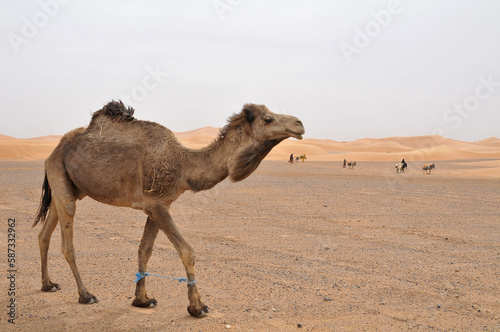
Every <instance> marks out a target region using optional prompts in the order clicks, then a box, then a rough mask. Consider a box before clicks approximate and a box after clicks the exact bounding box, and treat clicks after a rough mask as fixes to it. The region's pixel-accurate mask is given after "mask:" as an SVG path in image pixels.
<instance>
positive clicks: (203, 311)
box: [187, 305, 208, 318]
mask: <svg viewBox="0 0 500 332" xmlns="http://www.w3.org/2000/svg"><path fill="white" fill-rule="evenodd" d="M197 307H198V308H197ZM187 310H188V312H189V314H190V315H191V316H193V317H196V318H202V317H205V316H206V315H207V314H208V307H207V306H206V305H203V306H202V307H201V308H199V306H189V307H188V308H187Z"/></svg>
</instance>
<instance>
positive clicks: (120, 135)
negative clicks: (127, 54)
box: [33, 101, 305, 317]
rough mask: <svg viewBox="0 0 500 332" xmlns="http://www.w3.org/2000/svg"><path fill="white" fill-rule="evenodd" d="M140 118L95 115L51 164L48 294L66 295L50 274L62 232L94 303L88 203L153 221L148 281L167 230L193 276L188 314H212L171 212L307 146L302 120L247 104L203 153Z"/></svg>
mask: <svg viewBox="0 0 500 332" xmlns="http://www.w3.org/2000/svg"><path fill="white" fill-rule="evenodd" d="M133 113H134V110H133V109H132V108H131V107H128V108H127V107H125V105H124V104H123V103H122V102H121V101H119V102H117V101H112V102H110V103H108V104H107V105H105V106H104V107H103V108H102V109H101V110H99V111H97V112H95V113H94V114H93V115H92V119H91V121H90V124H89V126H88V127H86V128H77V129H75V130H73V131H70V132H69V133H67V134H66V135H64V136H63V138H62V139H61V141H60V143H59V145H58V146H57V147H56V148H55V150H54V151H53V152H52V154H51V155H50V156H49V157H48V159H47V160H46V161H45V178H44V181H43V186H42V198H41V202H40V207H39V209H38V212H37V215H36V218H35V221H34V224H33V227H35V226H36V225H37V224H38V223H39V222H41V223H43V226H42V229H41V230H40V233H39V234H38V242H39V246H40V256H41V265H42V291H44V292H54V291H57V290H59V289H60V286H59V285H58V284H57V283H54V282H52V280H51V278H50V277H49V272H48V267H47V260H48V258H47V254H48V249H49V242H50V238H51V236H52V233H53V232H54V230H55V228H56V226H57V224H58V223H59V224H60V228H61V233H62V237H61V241H62V246H61V251H62V253H63V255H64V257H65V258H66V260H67V262H68V263H69V266H70V267H71V271H72V273H73V276H74V278H75V280H76V284H77V287H78V294H79V299H78V302H80V303H89V304H91V303H95V302H97V298H96V297H95V296H94V295H93V294H92V293H91V292H90V291H88V290H87V288H86V287H85V286H84V284H83V281H82V279H81V277H80V273H79V271H78V268H77V265H76V261H75V250H74V247H73V226H74V216H75V212H76V201H77V200H81V199H83V198H84V197H85V196H89V197H91V198H93V199H95V200H96V201H98V202H101V203H104V204H109V205H114V206H120V207H129V208H133V209H137V210H142V211H143V212H144V213H145V214H146V216H147V218H146V224H145V226H144V234H143V236H142V239H141V243H140V244H139V252H138V256H139V267H138V271H139V273H138V274H141V275H142V276H147V275H148V273H147V266H148V261H149V259H150V257H151V254H152V250H153V245H154V242H155V239H156V236H157V235H158V232H159V231H160V230H161V231H162V232H163V233H165V235H166V236H167V237H168V239H169V240H170V242H172V244H173V245H174V247H175V249H176V251H177V253H178V254H179V256H180V258H181V260H182V263H183V265H184V268H185V270H186V275H187V279H184V280H180V281H187V289H188V299H189V306H188V308H187V310H188V312H189V313H190V314H191V315H192V316H195V317H200V316H203V315H205V313H207V312H208V307H207V306H206V305H205V304H204V303H203V302H202V301H201V295H200V293H199V291H198V288H197V286H196V279H195V270H194V265H195V254H194V251H193V248H192V247H191V246H190V245H189V244H188V243H187V242H186V240H184V238H183V236H182V235H181V234H180V232H179V230H178V228H177V226H176V224H175V222H174V220H173V219H172V217H171V215H170V212H169V210H170V205H171V204H172V203H173V202H174V201H175V200H176V199H177V198H178V197H179V196H180V195H181V194H182V193H183V192H184V191H186V190H192V191H194V192H198V191H202V190H208V189H210V188H212V187H214V186H215V185H216V184H218V183H219V182H221V181H222V180H224V179H225V178H227V177H229V178H230V179H231V180H232V181H235V182H236V181H241V180H243V179H245V178H247V177H248V176H249V175H250V174H252V173H253V172H254V171H255V170H256V169H257V167H258V166H259V164H260V162H261V161H262V159H264V157H265V156H266V155H267V154H268V153H269V152H270V151H271V149H272V148H273V147H274V146H276V145H277V144H279V143H280V142H281V141H283V140H284V139H287V138H289V137H294V138H297V139H302V135H303V134H304V132H305V131H304V126H303V125H302V122H301V121H300V120H299V119H297V118H296V117H293V116H290V115H285V114H275V113H273V112H271V111H269V109H267V107H266V106H264V105H255V104H246V105H244V106H243V109H242V111H241V112H240V113H237V114H234V115H233V116H231V117H230V118H229V120H228V123H227V124H226V126H225V127H224V128H223V129H222V130H221V131H220V133H219V136H218V138H217V139H215V140H214V141H213V142H212V143H211V144H210V145H208V146H206V147H204V148H201V149H190V148H187V147H185V146H183V145H182V144H181V143H180V142H179V141H178V140H177V138H176V137H175V135H174V134H173V133H172V132H171V131H170V130H169V129H167V128H165V127H164V126H162V125H160V124H158V123H154V122H149V121H141V120H137V119H135V118H134V117H133ZM145 280H146V279H145V278H144V277H142V278H140V279H139V278H138V281H136V282H137V284H136V291H135V298H134V300H133V302H132V305H133V306H136V307H154V306H156V305H157V302H156V300H155V299H154V298H153V297H150V296H148V294H147V292H146V281H145Z"/></svg>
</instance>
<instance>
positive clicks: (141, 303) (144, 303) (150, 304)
mask: <svg viewBox="0 0 500 332" xmlns="http://www.w3.org/2000/svg"><path fill="white" fill-rule="evenodd" d="M132 305H133V306H134V307H138V308H154V307H156V306H157V305H158V302H156V300H155V299H146V300H142V299H137V298H136V299H134V301H132Z"/></svg>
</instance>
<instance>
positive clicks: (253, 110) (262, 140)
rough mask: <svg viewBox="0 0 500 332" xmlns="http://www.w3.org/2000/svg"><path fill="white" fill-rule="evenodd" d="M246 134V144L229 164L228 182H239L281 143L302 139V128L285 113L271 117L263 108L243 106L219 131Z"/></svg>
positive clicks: (259, 106)
mask: <svg viewBox="0 0 500 332" xmlns="http://www.w3.org/2000/svg"><path fill="white" fill-rule="evenodd" d="M236 128H238V129H237V130H241V129H243V132H245V133H246V135H247V138H249V140H248V141H247V143H249V144H248V145H246V146H243V147H242V149H241V150H240V151H239V152H238V153H237V154H236V156H235V158H234V159H232V160H231V161H230V165H229V174H230V176H231V180H233V181H241V180H243V179H245V178H246V177H247V176H249V175H250V174H252V172H253V171H255V170H256V169H257V167H258V166H259V164H260V162H261V161H262V159H264V158H265V156H266V155H267V154H268V153H269V152H270V151H271V149H272V148H273V147H275V146H276V145H277V144H279V143H280V142H281V141H282V140H284V139H286V138H289V137H295V138H297V139H302V135H303V134H304V133H305V130H304V126H303V125H302V122H300V120H299V119H297V118H296V117H294V116H291V115H286V114H275V113H273V112H271V111H270V110H269V109H267V107H266V106H264V105H255V104H246V105H245V106H243V110H242V111H241V113H239V114H235V115H233V117H231V118H230V119H229V123H228V124H227V126H226V127H225V128H224V129H223V130H222V135H221V137H223V136H224V135H225V133H227V132H232V131H233V130H235V129H236Z"/></svg>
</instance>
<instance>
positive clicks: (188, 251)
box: [151, 205, 208, 317]
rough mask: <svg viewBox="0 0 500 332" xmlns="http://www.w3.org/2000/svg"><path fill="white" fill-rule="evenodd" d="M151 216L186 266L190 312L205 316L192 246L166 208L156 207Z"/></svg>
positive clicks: (205, 307)
mask: <svg viewBox="0 0 500 332" xmlns="http://www.w3.org/2000/svg"><path fill="white" fill-rule="evenodd" d="M151 216H152V218H153V220H154V221H155V222H156V223H157V224H158V226H159V227H160V229H161V230H162V231H163V232H164V233H165V234H166V235H167V237H168V238H169V240H170V242H172V244H173V245H174V247H175V249H176V250H177V253H178V254H179V256H180V257H181V260H182V264H184V267H185V268H186V273H187V279H188V298H189V306H188V312H189V313H190V314H191V315H192V316H195V317H200V316H203V315H204V314H205V313H207V312H208V307H207V306H206V305H205V304H203V302H201V295H200V292H199V291H198V287H197V286H196V283H195V281H196V279H195V274H194V264H195V255H194V250H193V248H191V246H190V245H189V244H188V243H187V242H186V240H184V238H183V237H182V235H181V234H180V233H179V230H178V229H177V226H176V225H175V223H174V220H173V219H172V217H171V216H170V213H169V212H168V210H167V208H166V207H165V206H163V205H157V206H154V207H153V208H152V209H151Z"/></svg>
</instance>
